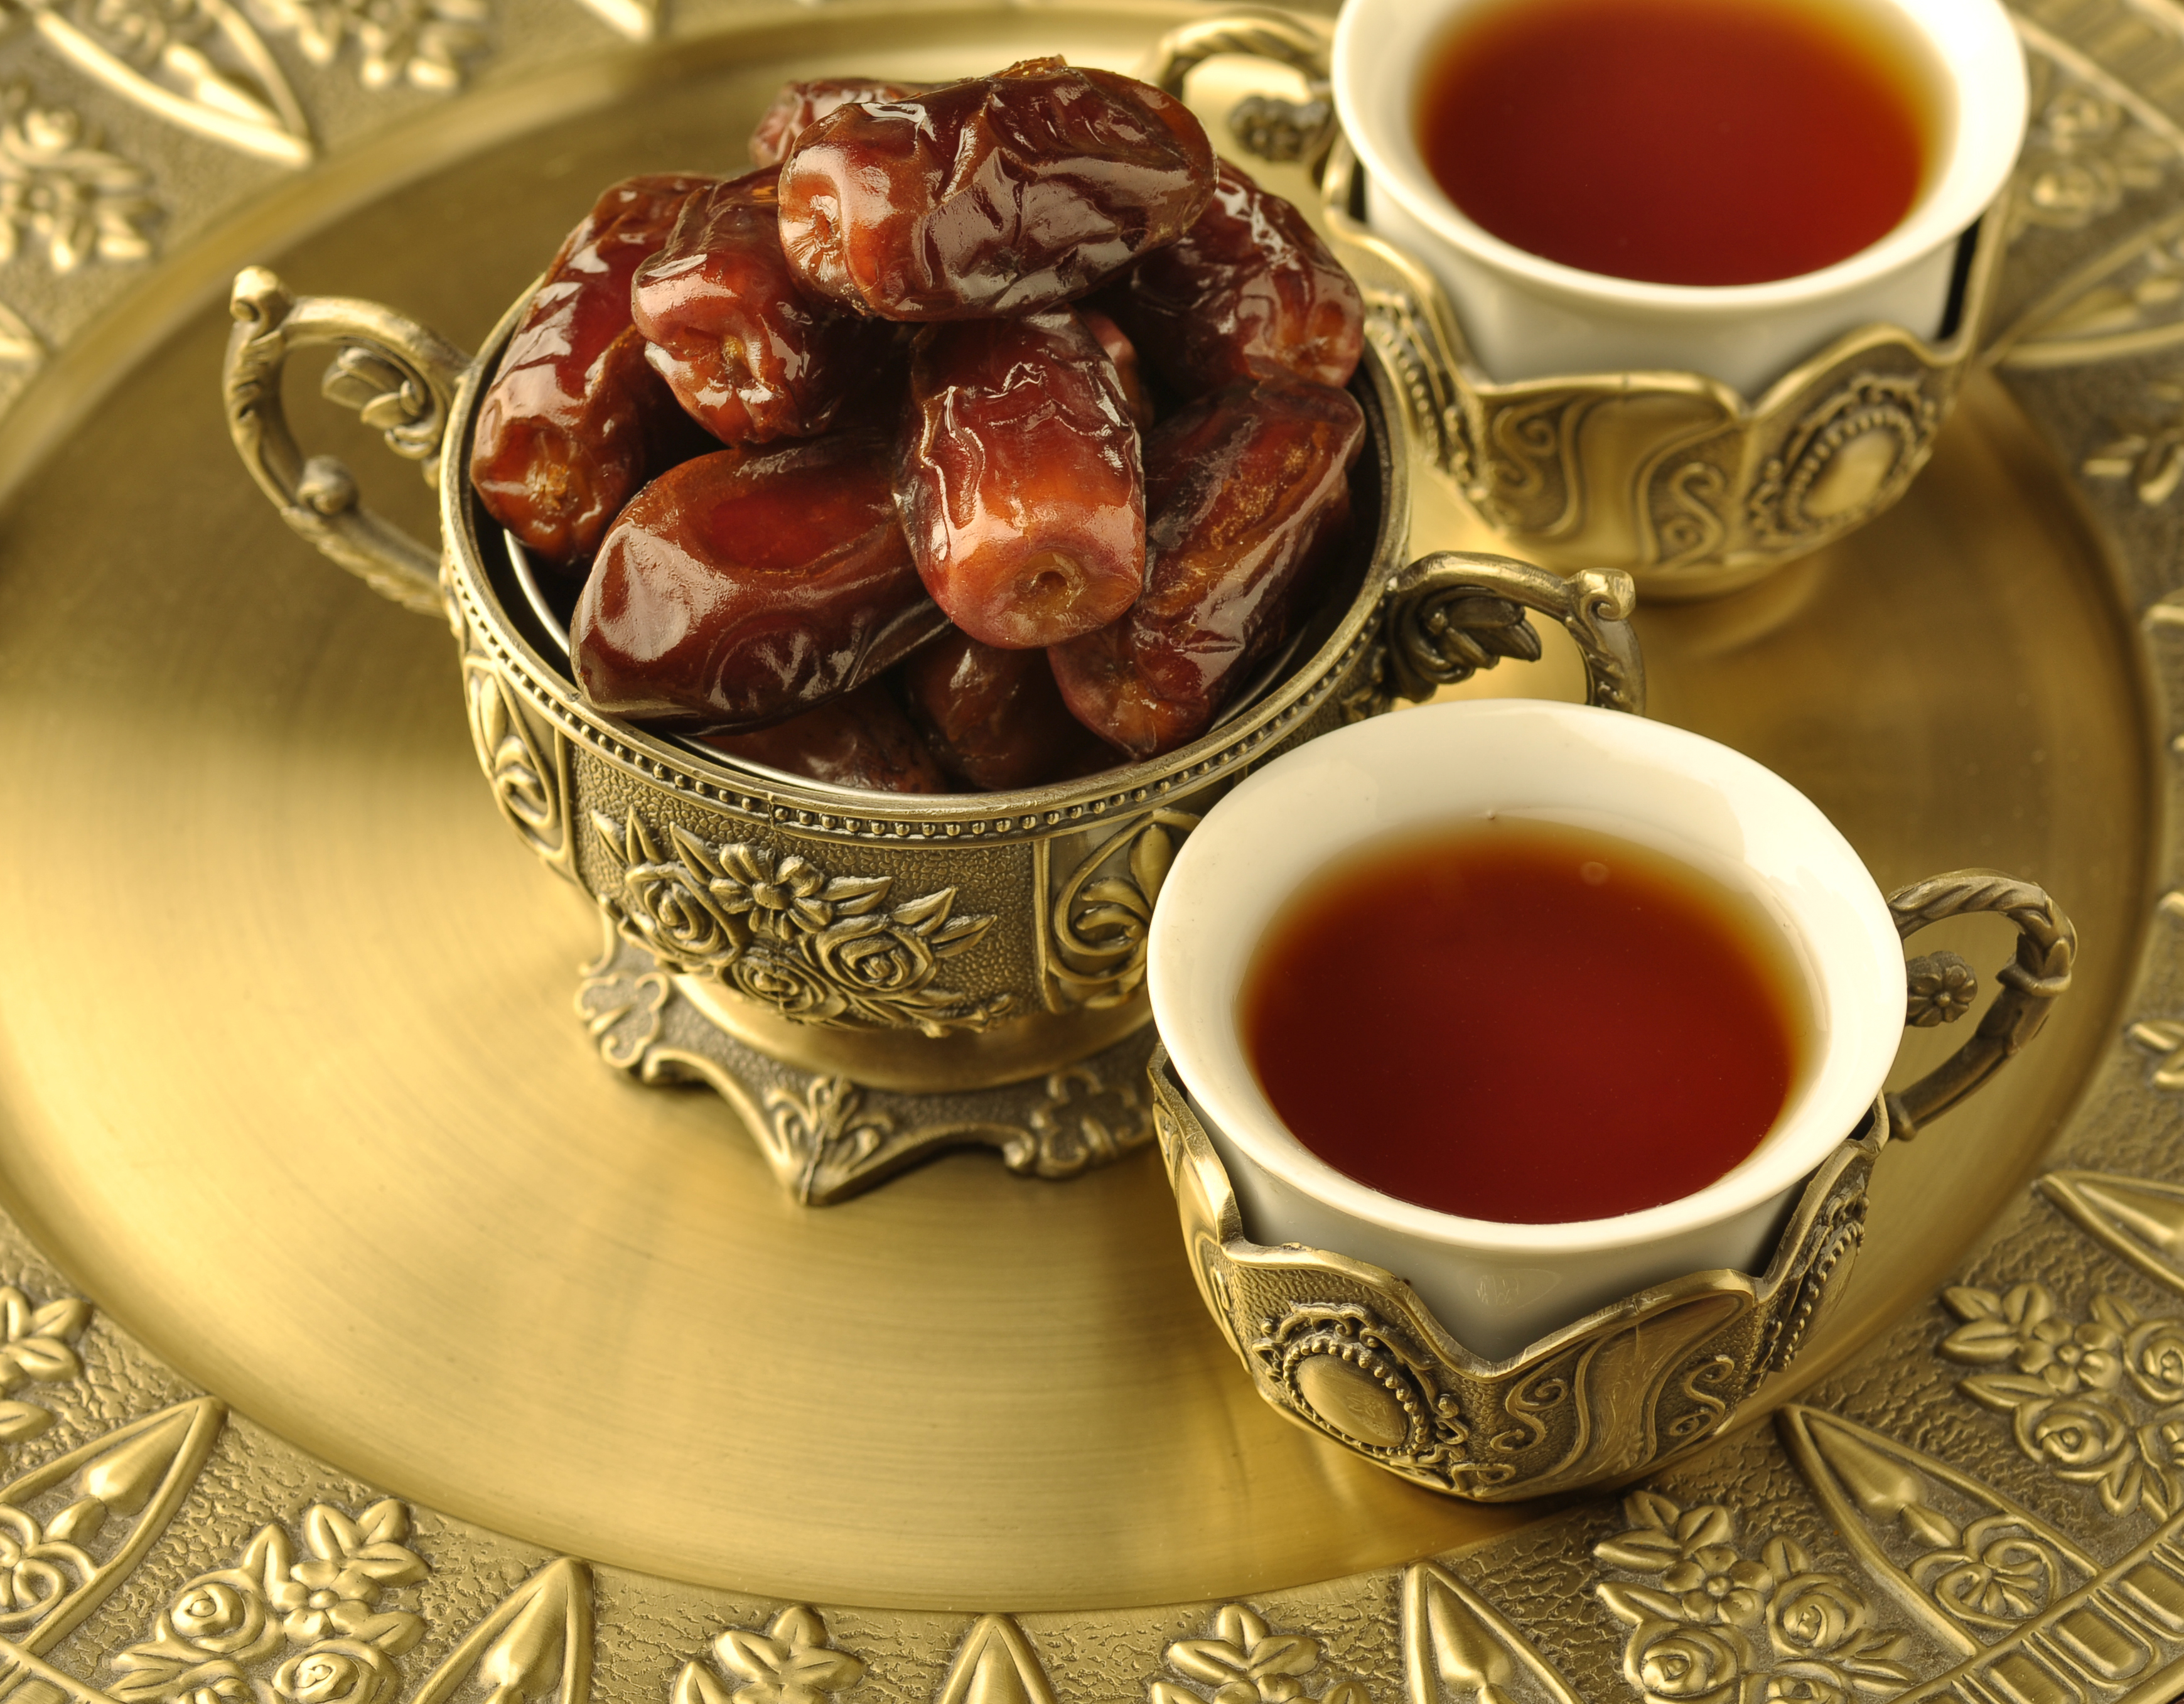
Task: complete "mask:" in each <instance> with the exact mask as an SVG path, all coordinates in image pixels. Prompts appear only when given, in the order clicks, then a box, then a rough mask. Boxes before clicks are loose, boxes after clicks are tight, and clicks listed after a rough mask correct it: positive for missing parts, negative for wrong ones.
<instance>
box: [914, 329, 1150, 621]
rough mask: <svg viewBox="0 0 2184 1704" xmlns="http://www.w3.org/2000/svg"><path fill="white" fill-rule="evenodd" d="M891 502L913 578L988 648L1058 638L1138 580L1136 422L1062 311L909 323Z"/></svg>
mask: <svg viewBox="0 0 2184 1704" xmlns="http://www.w3.org/2000/svg"><path fill="white" fill-rule="evenodd" d="M895 501H896V503H897V504H898V505H899V506H900V509H901V511H902V522H903V530H904V532H905V533H906V534H907V535H908V536H909V538H910V548H911V554H912V556H913V557H915V558H916V560H917V571H918V573H919V574H920V575H921V576H923V578H924V581H925V586H926V589H927V590H928V591H929V592H931V593H932V594H933V599H934V601H935V602H936V603H938V604H939V605H940V607H941V608H942V609H944V610H946V611H947V612H948V615H949V617H950V619H951V620H952V621H954V622H955V623H956V626H959V627H961V629H962V630H963V631H964V632H967V633H968V634H970V635H971V636H972V638H976V639H980V640H983V642H984V643H987V644H989V645H999V646H1000V647H1001V648H1003V649H1008V650H1022V649H1031V648H1034V647H1039V646H1045V645H1053V644H1059V643H1061V641H1063V640H1065V639H1070V638H1075V637H1076V636H1077V635H1078V634H1079V633H1088V632H1091V631H1092V630H1093V629H1094V628H1095V627H1103V626H1106V624H1107V623H1108V622H1110V621H1113V620H1114V619H1115V618H1116V617H1117V615H1121V614H1122V613H1123V610H1127V609H1128V608H1129V607H1130V605H1131V604H1133V603H1134V602H1135V601H1136V600H1137V597H1138V593H1139V592H1140V591H1141V590H1143V589H1144V587H1145V482H1144V476H1143V472H1142V470H1141V466H1140V463H1139V452H1138V431H1137V427H1136V426H1134V424H1132V422H1131V420H1130V416H1129V414H1128V409H1126V408H1125V406H1124V404H1123V392H1122V387H1121V384H1120V382H1119V381H1117V378H1116V376H1115V368H1114V364H1113V363H1112V362H1111V361H1110V360H1109V359H1107V356H1106V352H1105V351H1104V350H1102V349H1101V348H1100V344H1099V342H1098V340H1097V339H1095V337H1093V335H1092V334H1091V332H1089V331H1087V330H1086V329H1085V328H1084V321H1082V320H1079V319H1078V317H1077V315H1076V313H1075V312H1074V311H1073V309H1068V308H1061V309H1054V310H1051V311H1050V312H1047V313H1044V314H1034V315H1027V316H1026V317H1024V318H1022V319H1019V320H967V321H966V322H964V323H963V324H961V325H956V326H935V327H933V329H931V330H930V331H924V332H922V333H920V334H919V337H918V341H917V347H916V348H915V349H914V350H913V352H912V354H911V363H910V396H909V398H908V402H907V404H906V406H905V411H904V431H903V435H902V443H901V446H900V459H899V460H898V463H897V467H896V474H895Z"/></svg>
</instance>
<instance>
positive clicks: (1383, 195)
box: [1334, 0, 2026, 398]
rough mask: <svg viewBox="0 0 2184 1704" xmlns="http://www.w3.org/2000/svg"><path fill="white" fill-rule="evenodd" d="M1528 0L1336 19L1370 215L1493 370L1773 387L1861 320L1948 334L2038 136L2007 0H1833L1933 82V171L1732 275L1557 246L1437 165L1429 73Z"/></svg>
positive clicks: (1385, 6)
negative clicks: (1484, 23)
mask: <svg viewBox="0 0 2184 1704" xmlns="http://www.w3.org/2000/svg"><path fill="white" fill-rule="evenodd" d="M1512 3H1518V4H1521V3H1523V0H1346V4H1345V6H1344V8H1343V10H1342V15H1341V18H1340V21H1339V22H1338V23H1337V25H1336V26H1335V35H1334V104H1335V109H1336V112H1337V113H1338V114H1340V118H1341V121H1342V126H1343V130H1344V131H1345V133H1346V135H1347V136H1348V137H1349V140H1350V143H1351V147H1352V148H1354V149H1355V150H1356V152H1357V157H1358V159H1359V161H1360V162H1361V164H1362V165H1363V166H1364V168H1365V173H1366V181H1367V188H1366V218H1367V222H1368V224H1369V225H1370V226H1372V228H1373V231H1376V232H1377V233H1378V234H1379V235H1380V236H1382V237H1386V238H1387V239H1388V240H1389V241H1390V242H1394V243H1396V244H1397V245H1399V246H1400V247H1401V248H1407V249H1408V250H1409V251H1410V252H1411V253H1414V254H1416V255H1417V256H1418V258H1419V259H1421V260H1423V261H1424V262H1425V263H1426V265H1429V267H1430V268H1431V269H1432V270H1433V271H1434V273H1435V276H1438V277H1439V279H1440V281H1441V283H1442V285H1443V286H1444V287H1446V290H1447V291H1448V293H1449V295H1450V298H1451V300H1452V301H1453V302H1454V303H1455V306H1456V309H1457V315H1458V316H1459V318H1460V319H1461V320H1462V321H1463V327H1464V331H1465V333H1466V336H1467V337H1468V341H1469V342H1470V345H1471V349H1472V353H1473V354H1474V356H1475V357H1476V359H1478V361H1479V365H1481V366H1482V367H1483V368H1484V369H1485V371H1486V373H1487V374H1488V375H1489V376H1490V377H1492V378H1493V379H1495V380H1497V381H1502V382H1504V383H1507V382H1513V381H1519V380H1524V379H1533V378H1543V377H1547V376H1554V375H1558V374H1577V373H1596V372H1614V371H1656V370H1674V371H1679V372H1696V373H1701V374H1704V375H1705V376H1708V377H1710V378H1714V379H1718V380H1719V381H1722V382H1723V383H1724V384H1726V385H1728V386H1729V387H1730V388H1731V389H1733V390H1736V391H1737V392H1739V393H1741V394H1742V395H1744V396H1745V397H1747V398H1758V397H1759V396H1760V395H1761V394H1762V393H1764V392H1765V391H1766V389H1767V387H1768V386H1769V383H1770V381H1773V380H1774V379H1775V378H1776V377H1778V376H1780V375H1781V374H1783V373H1784V372H1786V371H1787V370H1789V369H1790V368H1791V367H1793V366H1795V365H1797V363H1798V362H1799V361H1801V360H1802V359H1804V358H1805V357H1807V356H1808V355H1810V354H1813V353H1814V352H1815V351H1816V350H1818V349H1819V348H1823V347H1824V346H1825V345H1827V344H1828V343H1830V342H1831V341H1832V340H1834V339H1835V338H1836V337H1840V336H1841V335H1842V334H1843V333H1844V332H1847V331H1851V330H1853V329H1854V328H1856V327H1858V326H1865V325H1869V324H1873V323H1875V322H1880V323H1886V324H1890V325H1895V326H1903V327H1905V328H1907V329H1908V330H1910V331H1914V332H1915V333H1916V334H1917V335H1919V337H1924V338H1926V339H1928V340H1930V341H1933V340H1936V338H1937V337H1938V336H1939V335H1940V333H1941V332H1942V330H1943V324H1944V320H1945V318H1946V316H1947V313H1948V309H1949V305H1950V300H1951V296H1952V292H1953V287H1954V286H1955V285H1956V283H1957V281H1958V280H1957V276H1956V274H1957V267H1958V249H1959V247H1960V242H1961V240H1962V239H1964V237H1965V236H1966V233H1967V231H1968V229H1969V227H1970V226H1973V225H1974V224H1975V221H1976V220H1978V219H1979V218H1980V216H1981V213H1982V212H1983V211H1984V210H1985V209H1986V208H1987V207H1988V205H1989V204H1990V203H1992V202H1993V201H1994V200H1995V198H1996V197H1997V195H1998V194H1999V193H2000V192H2002V190H2003V187H2005V185H2006V184H2007V183H2008V182H2009V175H2010V172H2011V170H2012V168H2013V166H2014V164H2015V162H2016V159H2017V153H2018V150H2019V148H2020V145H2021V144H2022V142H2023V140H2024V135H2025V108H2026V86H2025V64H2024V59H2023V55H2022V53H2021V50H2020V47H2019V46H2018V42H2017V36H2016V33H2015V31H2014V29H2013V28H2012V26H2011V25H2010V22H2009V14H2007V13H2006V12H2005V11H2004V9H2003V7H2002V5H2001V3H2000V0H1831V3H1832V4H1834V5H1835V6H1836V8H1838V9H1841V8H1848V9H1852V10H1854V11H1857V12H1860V13H1864V14H1870V16H1869V19H1868V21H1869V23H1870V24H1871V25H1873V26H1875V28H1876V29H1878V30H1879V31H1881V32H1882V33H1884V34H1885V35H1886V36H1892V37H1894V38H1896V39H1897V41H1898V42H1900V43H1901V44H1902V46H1903V49H1904V52H1903V55H1902V57H1903V58H1906V59H1907V60H1908V62H1909V63H1910V64H1913V65H1914V66H1915V67H1916V68H1917V70H1918V71H1919V76H1920V80H1921V81H1923V82H1925V84H1926V85H1927V91H1926V92H1927V93H1928V95H1929V97H1930V104H1931V108H1932V109H1933V110H1932V125H1933V132H1934V133H1933V136H1932V142H1931V147H1932V150H1933V157H1932V159H1931V161H1930V164H1929V167H1928V170H1927V171H1926V173H1925V179H1924V182H1923V186H1922V187H1921V189H1920V191H1919V195H1918V197H1917V198H1916V199H1915V200H1914V203H1913V204H1912V207H1911V209H1910V211H1909V212H1908V214H1906V215H1905V216H1904V217H1903V220H1901V221H1899V222H1898V223H1897V226H1895V227H1894V228H1893V229H1892V230H1891V231H1889V232H1888V233H1887V234H1886V236H1884V237H1881V238H1880V240H1879V241H1878V242H1874V243H1873V244H1871V245H1870V246H1869V247H1868V248H1864V249H1861V250H1860V251H1858V253H1855V254H1853V255H1850V256H1848V257H1847V259H1842V260H1840V261H1838V262H1836V264H1835V265H1830V266H1826V267H1824V268H1822V269H1820V270H1817V271H1813V272H1808V273H1805V274H1802V275H1801V276H1797V277H1792V278H1783V279H1778V280H1775V281H1770V282H1767V283H1759V284H1741V285H1727V286H1699V285H1676V284H1654V283H1642V282H1637V281H1632V280H1630V279H1624V278H1613V277H1607V276H1602V275H1601V274H1598V273H1594V272H1586V271H1583V270H1579V269H1578V268H1576V267H1574V266H1568V265H1562V264H1560V263H1558V262H1556V261H1552V260H1547V259H1542V258H1541V257H1540V256H1538V255H1536V254H1531V253H1526V252H1525V251H1524V250H1523V249H1521V248H1517V247H1515V246H1514V245H1513V244H1511V243H1508V242H1504V241H1502V239H1501V238H1500V237H1496V236H1494V235H1492V234H1491V233H1490V232H1489V231H1485V229H1483V228H1482V227H1480V226H1479V225H1478V224H1476V223H1474V221H1473V220H1470V219H1468V218H1467V217H1466V216H1465V215H1464V214H1463V213H1462V212H1461V211H1459V210H1458V209H1457V206H1456V204H1455V203H1454V202H1453V201H1451V199H1450V198H1449V197H1448V196H1447V194H1446V192H1444V191H1443V190H1442V189H1441V187H1440V185H1439V184H1437V183H1436V182H1435V181H1434V177H1433V175H1432V173H1431V172H1430V171H1429V170H1428V168H1427V165H1426V163H1425V160H1424V155H1423V153H1422V152H1421V149H1420V147H1419V142H1418V116H1417V114H1418V105H1419V102H1420V99H1421V86H1422V81H1423V80H1424V77H1425V75H1426V74H1427V72H1428V70H1429V68H1430V66H1431V65H1432V64H1434V62H1435V57H1436V51H1437V49H1438V48H1439V47H1440V44H1441V43H1442V42H1443V41H1444V40H1445V39H1446V37H1447V36H1448V35H1449V33H1450V31H1451V30H1452V29H1455V28H1458V27H1460V26H1461V25H1462V22H1463V19H1465V17H1466V16H1467V15H1468V14H1476V13H1480V12H1484V11H1487V10H1490V9H1494V8H1500V7H1505V6H1507V5H1509V4H1512ZM1752 3H1755V4H1758V3H1772V4H1776V5H1783V4H1792V5H1794V4H1802V3H1808V0H1752Z"/></svg>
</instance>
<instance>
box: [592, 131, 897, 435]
mask: <svg viewBox="0 0 2184 1704" xmlns="http://www.w3.org/2000/svg"><path fill="white" fill-rule="evenodd" d="M777 176H778V174H777V173H775V172H772V171H754V172H750V173H749V174H747V175H744V176H742V177H738V178H734V179H732V180H730V181H727V182H726V183H716V184H713V185H711V186H710V187H707V188H705V189H702V190H700V191H699V192H697V193H696V194H695V195H694V196H692V197H691V198H689V200H688V202H686V203H684V204H683V207H682V214H681V216H680V217H678V218H677V220H676V221H675V228H674V229H673V231H671V232H670V233H669V234H668V237H667V239H666V242H665V243H663V244H662V245H661V247H660V250H659V252H658V253H655V254H654V255H653V256H652V257H651V258H650V259H648V260H646V261H645V263H644V264H643V265H642V266H640V267H638V269H637V273H636V276H635V279H634V281H633V284H632V291H631V309H632V314H633V315H634V317H635V320H636V325H637V329H638V331H640V332H642V333H643V336H644V338H645V341H646V345H647V347H646V348H645V359H647V360H649V362H650V363H651V364H652V365H653V367H654V368H655V370H657V371H658V372H659V374H660V376H661V377H662V378H663V379H665V380H666V381H667V384H668V386H669V387H670V388H671V389H672V390H673V391H674V393H675V394H676V396H677V398H679V399H680V401H681V402H682V406H683V407H684V408H686V409H688V410H689V411H690V414H691V415H692V416H693V417H694V419H696V420H698V421H699V422H700V423H701V424H702V425H703V426H705V430H706V431H708V432H710V433H712V435H713V436H714V437H716V438H719V439H720V440H721V442H722V443H771V442H772V440H774V439H775V438H783V437H813V436H815V435H816V434H817V433H819V432H824V431H825V430H826V429H827V426H828V425H829V424H830V423H831V422H832V421H833V419H834V416H835V414H836V412H837V410H838V409H840V408H841V407H842V405H843V404H844V402H845V401H847V400H848V399H849V398H850V395H851V393H853V392H854V391H855V390H857V389H858V388H859V387H861V386H865V385H868V384H870V383H871V382H872V376H873V373H874V371H875V370H876V369H877V368H879V367H881V366H883V365H884V364H885V360H886V357H887V354H888V352H889V344H890V342H892V340H893V336H894V333H893V329H892V328H891V327H889V326H884V325H881V324H879V323H878V322H877V321H875V320H866V319H861V318H860V317H859V316H857V315H855V314H851V313H848V312H845V311H844V309H840V308H838V307H837V306H835V305H834V304H833V303H831V302H828V301H826V300H825V299H823V298H818V297H814V296H811V295H810V294H808V293H806V292H805V291H804V290H803V289H801V288H800V287H799V286H798V285H797V282H796V281H795V279H794V277H793V276H791V275H790V273H789V270H788V261H787V259H785V258H783V253H782V248H781V228H780V203H779V197H778V195H777V192H776V188H775V182H776V179H777Z"/></svg>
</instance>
